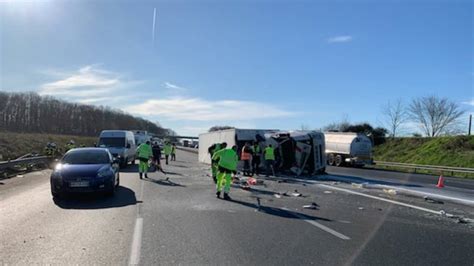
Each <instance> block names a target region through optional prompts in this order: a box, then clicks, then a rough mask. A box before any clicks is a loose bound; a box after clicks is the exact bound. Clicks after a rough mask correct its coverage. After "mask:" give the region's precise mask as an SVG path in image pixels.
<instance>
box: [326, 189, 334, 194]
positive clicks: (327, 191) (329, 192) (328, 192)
mask: <svg viewBox="0 0 474 266" xmlns="http://www.w3.org/2000/svg"><path fill="white" fill-rule="evenodd" d="M331 193H332V191H330V190H325V191H324V194H331Z"/></svg>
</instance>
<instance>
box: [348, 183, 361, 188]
mask: <svg viewBox="0 0 474 266" xmlns="http://www.w3.org/2000/svg"><path fill="white" fill-rule="evenodd" d="M351 185H352V187H355V188H362V184H357V183H351Z"/></svg>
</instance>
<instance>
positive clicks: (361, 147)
mask: <svg viewBox="0 0 474 266" xmlns="http://www.w3.org/2000/svg"><path fill="white" fill-rule="evenodd" d="M324 136H325V140H326V157H327V164H328V165H335V166H344V165H347V166H364V165H366V164H372V163H373V157H372V141H371V140H370V139H369V138H368V137H367V136H366V135H364V134H359V133H351V132H325V133H324Z"/></svg>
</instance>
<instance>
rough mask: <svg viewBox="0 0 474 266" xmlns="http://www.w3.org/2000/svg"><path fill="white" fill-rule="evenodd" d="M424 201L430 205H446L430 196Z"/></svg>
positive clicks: (425, 197)
mask: <svg viewBox="0 0 474 266" xmlns="http://www.w3.org/2000/svg"><path fill="white" fill-rule="evenodd" d="M423 199H425V201H426V202H429V203H436V204H444V202H442V201H441V200H437V199H433V198H430V197H428V196H424V197H423Z"/></svg>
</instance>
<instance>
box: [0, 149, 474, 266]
mask: <svg viewBox="0 0 474 266" xmlns="http://www.w3.org/2000/svg"><path fill="white" fill-rule="evenodd" d="M164 167H165V171H166V172H167V176H165V175H164V174H163V173H158V172H155V173H151V174H150V175H149V177H150V179H147V180H139V179H138V174H137V173H136V171H137V169H136V167H134V166H129V167H128V168H126V169H123V170H122V172H121V174H120V178H121V186H120V187H119V189H118V191H117V193H116V195H115V196H114V197H105V196H102V195H79V196H72V197H69V198H67V199H62V200H59V201H56V202H55V201H53V200H52V197H51V193H50V185H49V174H50V170H44V171H39V172H33V173H29V174H25V175H23V176H19V177H15V178H11V179H7V180H0V264H9V265H17V264H22V265H25V264H61V265H64V264H80V265H92V264H110V265H127V264H139V265H177V264H179V265H312V264H314V265H473V264H474V252H473V247H474V227H473V224H472V223H470V222H469V220H467V222H466V220H460V219H458V218H455V217H466V218H474V209H473V208H470V207H467V206H463V205H457V204H454V203H448V202H446V203H443V204H434V203H428V202H425V201H423V200H422V199H417V198H412V197H406V196H402V195H385V194H381V193H380V192H379V191H371V190H369V189H361V188H353V187H351V186H350V185H346V184H340V183H338V182H333V181H321V182H317V183H315V182H309V181H304V180H298V181H296V180H293V179H291V178H282V177H270V178H264V177H258V179H259V180H262V181H263V185H258V186H253V187H252V189H251V190H243V189H241V188H239V187H238V186H237V185H234V186H233V187H232V190H231V194H230V195H231V197H232V200H231V201H225V200H221V199H216V197H215V191H214V184H213V183H212V180H211V178H210V177H209V176H208V172H209V171H208V170H209V167H208V166H207V165H202V164H199V163H198V162H197V154H194V153H189V152H185V151H178V154H177V161H176V162H171V163H170V165H165V166H164ZM328 171H329V172H330V174H333V175H334V174H338V175H356V176H357V175H358V176H363V177H365V178H370V173H367V172H361V171H369V170H363V169H347V168H344V169H343V170H340V169H336V170H334V169H329V170H328ZM344 171H347V172H344ZM385 174H387V175H389V176H387V178H390V179H392V178H397V176H390V174H389V173H385ZM166 177H168V178H169V180H166V179H165V178H166ZM417 178H420V179H422V177H417ZM463 182H468V184H469V186H471V185H472V184H471V183H469V181H463ZM294 193H296V194H294ZM275 194H276V195H275ZM298 194H301V196H298ZM305 205H312V206H315V207H314V208H312V209H306V208H303V206H305ZM441 210H442V211H443V212H446V213H450V214H453V215H454V216H455V217H446V216H444V215H440V211H441Z"/></svg>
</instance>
